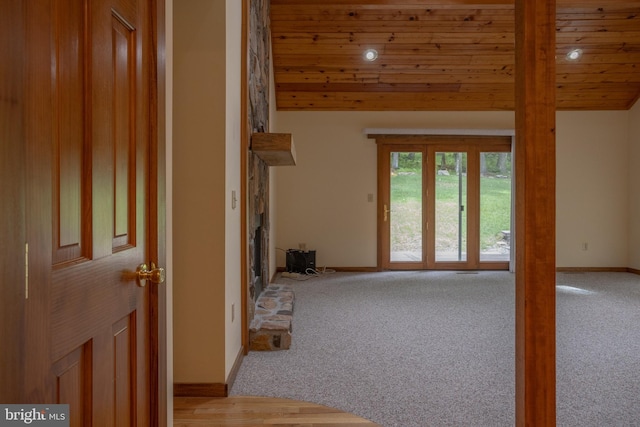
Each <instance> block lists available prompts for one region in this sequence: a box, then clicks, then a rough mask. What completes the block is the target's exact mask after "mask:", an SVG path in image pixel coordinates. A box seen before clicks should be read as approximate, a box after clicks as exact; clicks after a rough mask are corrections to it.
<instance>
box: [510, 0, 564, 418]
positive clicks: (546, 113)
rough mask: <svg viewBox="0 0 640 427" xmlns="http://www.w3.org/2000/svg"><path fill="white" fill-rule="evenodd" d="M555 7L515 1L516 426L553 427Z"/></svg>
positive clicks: (543, 1) (545, 1)
mask: <svg viewBox="0 0 640 427" xmlns="http://www.w3.org/2000/svg"><path fill="white" fill-rule="evenodd" d="M555 3H556V2H555V0H516V3H515V7H516V21H515V23H516V234H517V235H516V425H517V426H536V427H538V426H540V427H542V426H545V427H548V426H555V424H556V369H555V363H556V360H555V359H556V344H555V274H556V272H555V269H556V267H555V243H556V241H555V236H556V232H555V231H556V230H555V215H556V209H555V187H556V186H555V175H556V164H555V15H556V4H555Z"/></svg>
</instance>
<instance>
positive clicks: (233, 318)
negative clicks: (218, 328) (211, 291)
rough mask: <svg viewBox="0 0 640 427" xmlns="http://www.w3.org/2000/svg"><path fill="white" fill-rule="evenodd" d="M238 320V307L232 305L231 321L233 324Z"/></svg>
mask: <svg viewBox="0 0 640 427" xmlns="http://www.w3.org/2000/svg"><path fill="white" fill-rule="evenodd" d="M235 318H236V305H235V304H231V321H232V322H233V321H234V320H235Z"/></svg>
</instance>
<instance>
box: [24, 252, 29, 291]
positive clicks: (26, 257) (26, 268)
mask: <svg viewBox="0 0 640 427" xmlns="http://www.w3.org/2000/svg"><path fill="white" fill-rule="evenodd" d="M24 299H29V243H25V244H24Z"/></svg>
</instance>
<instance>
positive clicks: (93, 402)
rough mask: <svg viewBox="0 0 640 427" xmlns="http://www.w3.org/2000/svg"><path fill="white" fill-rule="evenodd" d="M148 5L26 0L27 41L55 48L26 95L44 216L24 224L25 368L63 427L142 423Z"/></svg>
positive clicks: (35, 193)
mask: <svg viewBox="0 0 640 427" xmlns="http://www.w3.org/2000/svg"><path fill="white" fill-rule="evenodd" d="M148 7H149V4H148V3H147V1H146V0H91V1H89V0H74V1H65V0H34V1H33V2H29V7H28V11H29V13H30V20H31V22H32V25H31V27H30V28H38V29H40V30H32V32H31V33H30V36H29V37H30V41H31V44H30V47H29V49H30V51H31V52H36V51H38V52H39V51H40V50H42V49H49V51H50V54H49V57H48V58H49V61H50V66H49V67H46V66H45V67H43V66H37V62H36V61H33V60H32V61H30V62H29V64H28V65H29V67H28V71H29V78H30V79H31V80H33V81H35V82H37V84H36V85H35V86H34V87H38V88H39V92H35V90H31V92H30V97H31V99H33V100H34V102H33V108H32V109H31V110H30V111H29V112H30V114H29V116H30V117H38V116H39V119H40V120H39V121H38V122H37V123H36V122H35V121H34V123H33V127H32V130H31V132H32V135H31V138H29V142H28V144H29V145H28V146H29V149H30V151H31V152H34V153H38V155H35V156H34V157H33V158H32V159H30V165H29V172H28V175H27V185H28V188H29V192H30V194H31V196H30V197H29V200H30V201H31V204H32V206H38V211H39V214H36V213H32V214H31V215H30V217H29V219H28V224H29V226H30V238H29V240H30V244H31V245H32V247H33V262H32V265H33V266H34V267H33V268H34V269H35V272H34V273H35V274H34V275H33V276H34V279H35V280H34V283H33V288H32V292H31V295H30V300H29V304H28V311H29V313H30V314H29V324H30V325H31V326H30V327H29V328H28V330H31V331H33V332H35V334H34V336H33V338H30V340H29V345H28V347H29V348H30V349H31V350H32V351H33V352H34V353H37V355H34V356H30V358H29V359H28V360H27V365H28V366H29V367H30V368H31V367H33V368H34V370H35V372H38V373H39V374H37V375H34V376H33V377H32V378H31V379H27V387H28V388H29V389H32V390H33V394H32V396H31V397H30V400H32V401H34V402H42V403H69V404H70V409H71V411H70V412H71V425H77V426H90V425H101V426H102V425H104V426H134V425H135V426H145V425H149V423H150V412H151V410H152V408H151V398H150V382H151V377H152V373H151V369H150V366H151V365H152V364H151V363H150V359H151V354H152V351H151V347H150V345H151V342H152V339H151V337H152V334H151V323H150V317H149V316H150V315H151V310H150V303H151V302H150V298H151V293H150V287H152V286H157V285H154V284H149V285H147V286H145V287H139V286H137V285H136V281H135V280H132V279H134V278H135V273H134V272H135V269H136V267H137V266H138V265H139V264H142V263H148V262H149V261H150V256H151V253H152V248H151V247H150V246H149V245H150V239H149V236H148V235H147V233H148V230H149V224H150V221H149V215H150V213H151V210H150V207H149V205H148V201H149V200H150V198H149V197H150V195H149V188H155V187H156V182H155V181H154V182H152V181H150V168H149V159H150V138H151V136H150V129H151V127H152V124H151V116H150V107H149V105H150V103H149V96H150V93H151V92H150V87H151V83H152V80H151V79H150V75H151V72H152V70H151V68H150V64H151V62H150V60H149V59H150V56H151V53H150V47H151V44H150V30H151V29H150V28H149V25H148V23H149V22H150V19H149V13H150V11H149V9H148ZM34 57H37V58H38V59H39V61H40V62H42V63H44V62H45V61H46V58H47V56H46V55H45V54H40V53H38V54H37V55H35V53H34ZM40 65H42V64H40ZM36 99H41V100H44V101H45V102H44V103H45V105H46V100H50V108H49V109H48V110H47V109H40V108H39V106H36V102H35V100H36ZM42 123H45V124H44V125H43V124H42ZM46 123H51V125H50V127H49V126H46ZM47 153H50V155H48V154H47ZM154 212H155V211H154ZM154 241H155V239H154ZM47 252H48V253H49V254H47ZM30 260H31V258H30ZM45 266H46V267H45ZM45 268H46V271H45ZM154 345H155V344H154ZM153 353H155V352H153ZM154 366H155V365H154Z"/></svg>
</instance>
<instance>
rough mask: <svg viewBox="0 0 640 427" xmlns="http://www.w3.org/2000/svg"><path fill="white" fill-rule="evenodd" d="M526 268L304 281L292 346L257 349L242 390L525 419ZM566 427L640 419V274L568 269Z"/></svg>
mask: <svg viewBox="0 0 640 427" xmlns="http://www.w3.org/2000/svg"><path fill="white" fill-rule="evenodd" d="M514 280H515V278H514V275H512V274H510V273H507V272H479V273H478V274H457V273H456V272H436V271H430V272H385V273H336V274H331V275H324V276H321V277H318V278H313V279H311V280H308V281H300V282H298V281H294V280H291V279H286V278H278V279H277V282H278V283H283V284H289V285H292V286H293V288H294V291H295V293H296V303H295V311H294V320H293V341H292V346H291V349H290V350H288V351H281V352H251V353H250V354H249V355H248V356H247V357H245V359H244V362H243V364H242V367H241V369H240V371H239V373H238V376H237V378H236V381H235V384H234V386H233V388H232V390H231V394H232V395H259V396H272V397H283V398H292V399H298V400H304V401H309V402H315V403H319V404H323V405H327V406H331V407H335V408H338V409H341V410H344V411H347V412H352V413H354V414H356V415H359V416H362V417H365V418H368V419H370V420H372V421H374V422H376V423H379V424H381V425H383V426H385V427H413V426H415V427H426V426H436V427H440V426H512V425H513V424H514V411H515V409H514V394H515V391H514V298H515V293H514ZM557 284H558V294H557V313H558V315H557V399H558V404H557V407H558V412H557V419H558V426H567V427H568V426H580V427H588V426H594V427H595V426H598V427H601V426H637V425H640V327H638V326H639V325H640V276H637V275H632V274H626V273H582V274H562V273H560V274H558V279H557Z"/></svg>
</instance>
